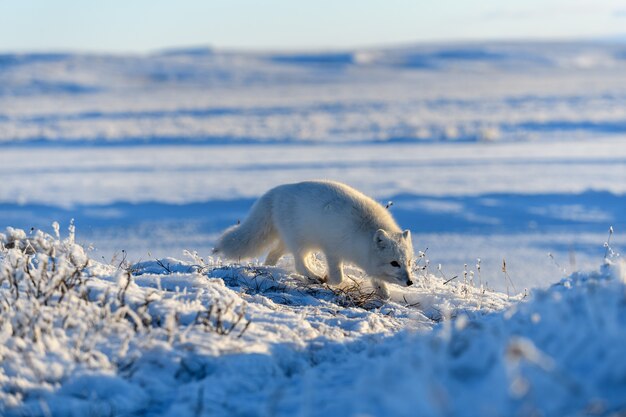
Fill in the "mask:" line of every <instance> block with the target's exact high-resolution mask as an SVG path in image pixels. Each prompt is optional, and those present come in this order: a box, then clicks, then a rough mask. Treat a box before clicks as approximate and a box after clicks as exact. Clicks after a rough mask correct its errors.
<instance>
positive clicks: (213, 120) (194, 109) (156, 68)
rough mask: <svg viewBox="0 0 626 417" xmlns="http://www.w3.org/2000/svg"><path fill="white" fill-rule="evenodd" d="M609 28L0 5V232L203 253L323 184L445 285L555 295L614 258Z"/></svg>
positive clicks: (439, 11)
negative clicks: (226, 233) (377, 219)
mask: <svg viewBox="0 0 626 417" xmlns="http://www.w3.org/2000/svg"><path fill="white" fill-rule="evenodd" d="M624 28H626V1H604V0H603V1H593V2H592V1H557V0H549V1H541V2H540V1H524V2H522V1H509V2H506V3H502V2H495V1H485V0H481V1H477V2H472V3H471V4H470V3H467V2H461V1H458V0H455V1H453V0H445V1H441V2H435V3H433V2H426V1H408V0H407V1H404V0H402V1H400V0H398V1H387V2H381V1H359V2H357V1H352V0H349V1H343V2H331V1H326V0H323V1H318V2H306V3H305V2H288V1H283V0H273V1H267V2H254V1H241V0H235V1H229V2H216V1H208V2H207V1H191V0H187V1H178V2H166V1H150V2H149V1H145V0H138V1H133V2H130V3H129V2H121V1H110V2H79V1H70V0H62V1H56V2H44V1H21V2H0V184H1V186H0V228H2V229H4V228H5V227H7V226H12V227H20V228H25V229H30V228H31V227H34V228H41V229H43V230H44V231H48V232H51V231H52V227H51V223H52V222H53V221H59V222H60V223H61V225H62V227H66V226H67V225H69V222H70V220H71V219H75V222H76V226H77V238H78V240H79V241H80V242H81V243H84V244H86V245H90V246H91V247H92V249H91V250H92V253H91V256H92V257H93V258H96V259H100V260H102V259H104V260H105V261H107V262H119V260H120V258H122V257H124V256H126V257H128V258H129V259H131V260H134V261H137V260H140V259H141V260H146V259H153V258H155V257H162V256H172V257H178V258H181V257H183V253H182V252H183V250H185V249H186V250H190V251H198V253H199V254H200V255H201V256H208V254H209V252H210V249H211V247H212V245H213V242H214V241H215V238H216V237H217V236H218V234H219V232H220V231H221V230H223V229H224V228H225V227H227V226H229V225H231V224H234V223H235V222H236V221H237V220H238V219H243V218H244V217H245V215H246V213H247V211H248V209H249V208H250V206H251V205H252V203H253V202H254V200H255V199H256V198H257V197H258V196H259V195H261V194H262V193H263V192H265V191H266V190H267V189H269V188H271V187H272V186H275V185H277V184H280V183H285V182H293V181H300V180H304V179H313V178H325V179H335V180H339V181H344V182H347V183H349V184H351V185H353V186H354V187H356V188H358V189H360V190H362V191H364V192H366V193H367V194H370V195H372V196H374V197H375V198H376V199H378V200H379V201H381V202H383V203H387V202H388V201H393V206H392V207H391V210H392V212H393V214H394V216H395V217H396V218H397V219H398V221H399V223H400V224H401V225H402V226H403V227H406V228H411V229H412V230H413V238H414V247H415V248H416V250H422V251H426V253H427V257H428V258H429V259H430V261H431V265H438V264H442V270H443V271H445V273H446V274H447V275H448V276H453V275H456V274H459V273H461V272H462V271H463V269H464V268H465V264H467V265H469V268H474V266H475V264H476V263H477V262H478V261H477V259H478V258H480V259H481V264H482V274H483V277H485V278H484V279H485V280H486V281H487V282H488V285H489V287H490V288H495V289H503V288H504V287H505V286H506V285H507V284H506V283H505V281H504V277H503V274H502V271H501V268H502V262H503V260H504V259H506V263H507V268H508V274H509V275H510V276H511V278H512V280H513V282H514V283H515V284H516V285H517V286H518V287H519V288H517V289H518V290H521V289H523V288H524V287H533V286H545V285H549V284H551V283H553V282H554V281H555V280H557V279H558V278H559V277H561V276H563V275H565V274H568V273H570V272H572V271H575V270H578V269H589V268H596V267H597V266H598V265H599V264H600V263H601V261H602V258H603V256H604V254H605V251H606V250H605V248H604V246H603V244H604V242H605V241H607V239H608V229H609V227H610V226H613V227H614V229H615V234H614V235H613V236H612V237H611V239H612V240H611V244H612V246H615V247H619V246H620V245H622V246H623V244H624V242H625V241H626V238H625V237H624V234H623V230H624V229H625V226H626V221H625V219H624V216H625V215H626V194H625V193H626V141H625V139H626V30H624ZM122 250H123V251H124V252H122Z"/></svg>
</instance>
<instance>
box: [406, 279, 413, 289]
mask: <svg viewBox="0 0 626 417" xmlns="http://www.w3.org/2000/svg"><path fill="white" fill-rule="evenodd" d="M411 285H413V281H411V280H410V279H407V280H406V286H407V287H410V286H411Z"/></svg>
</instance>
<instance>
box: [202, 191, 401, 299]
mask: <svg viewBox="0 0 626 417" xmlns="http://www.w3.org/2000/svg"><path fill="white" fill-rule="evenodd" d="M268 249H269V255H268V256H267V258H266V260H265V264H266V265H275V264H276V262H277V261H278V259H279V258H280V257H281V256H282V255H283V254H285V253H287V252H290V253H292V254H293V256H294V261H295V267H296V271H297V272H298V273H299V274H302V275H306V276H308V277H310V278H313V279H318V280H320V281H322V282H327V283H328V284H331V285H337V284H339V283H341V281H342V280H343V263H344V262H349V263H352V264H355V265H356V266H358V267H360V268H362V269H363V270H364V271H365V272H366V273H367V274H368V275H370V276H371V277H372V278H374V280H375V281H374V284H375V288H376V289H377V291H378V292H379V294H380V295H381V296H383V297H385V298H388V297H389V292H388V290H387V288H386V285H385V284H384V282H385V281H386V282H389V283H394V284H399V285H402V286H408V285H411V284H413V282H412V280H411V261H412V258H413V245H412V243H411V233H410V231H409V230H405V231H402V230H401V229H400V228H399V227H398V225H397V224H396V222H395V221H394V219H393V217H392V216H391V214H390V213H389V211H388V210H387V209H385V208H384V207H383V206H381V205H380V204H379V203H377V202H376V201H374V200H373V199H371V198H370V197H368V196H366V195H364V194H363V193H361V192H359V191H357V190H355V189H354V188H351V187H349V186H347V185H345V184H342V183H339V182H334V181H306V182H300V183H296V184H285V185H280V186H278V187H276V188H273V189H271V190H269V191H268V192H267V193H265V194H264V195H262V196H261V197H260V198H259V199H258V200H257V201H256V203H255V204H254V205H253V206H252V209H251V211H250V214H249V215H248V218H247V219H246V220H245V221H244V222H243V223H242V224H240V225H237V226H232V227H231V228H229V229H227V230H226V231H225V232H224V234H223V235H222V236H221V237H220V238H219V240H218V242H217V245H216V247H215V249H214V253H221V254H223V255H224V256H225V257H227V258H231V259H241V258H250V257H255V256H259V255H261V254H262V253H263V252H264V251H266V250H268ZM313 251H321V252H323V253H324V255H325V257H326V261H327V264H328V273H327V276H326V277H324V278H321V277H319V276H318V275H317V274H316V273H314V272H313V271H312V270H311V268H310V266H309V265H308V264H307V258H308V255H309V254H310V253H311V252H313Z"/></svg>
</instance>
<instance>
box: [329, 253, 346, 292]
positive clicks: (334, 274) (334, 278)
mask: <svg viewBox="0 0 626 417" xmlns="http://www.w3.org/2000/svg"><path fill="white" fill-rule="evenodd" d="M326 262H327V263H328V276H327V277H326V283H328V284H329V285H339V284H341V281H343V265H342V262H341V259H338V258H335V257H334V256H332V255H330V256H329V255H326Z"/></svg>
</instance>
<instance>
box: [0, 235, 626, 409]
mask: <svg viewBox="0 0 626 417" xmlns="http://www.w3.org/2000/svg"><path fill="white" fill-rule="evenodd" d="M57 231H58V228H57ZM72 233H73V229H72V228H71V230H70V235H69V237H67V238H65V239H62V240H61V239H59V238H54V237H52V236H49V235H45V234H43V233H42V232H34V233H31V234H30V235H27V234H26V233H25V232H24V231H21V230H15V229H11V228H10V229H7V232H6V233H5V234H3V235H0V263H1V266H2V267H1V269H0V283H1V287H0V294H1V295H2V300H3V302H2V304H1V310H0V315H1V316H0V317H1V320H0V341H1V342H2V343H0V357H1V358H2V361H1V362H0V386H1V387H2V389H1V390H0V412H2V414H3V415H7V416H19V415H37V416H38V415H41V416H47V415H55V416H56V415H59V416H61V415H63V416H84V415H93V416H101V415H120V416H122V415H123V416H131V415H142V416H157V415H159V416H161V415H168V416H201V415H210V416H213V415H219V416H222V415H223V416H226V415H229V416H243V415H252V416H257V415H258V416H263V415H272V416H293V415H308V416H328V415H333V416H335V415H336V416H357V415H371V416H415V415H420V416H446V415H456V416H474V415H494V416H500V415H579V414H590V415H618V414H619V413H621V412H623V411H624V410H626V395H625V393H626V367H625V362H624V361H623V357H624V355H625V354H626V320H625V317H626V286H625V285H624V283H625V280H626V265H624V263H623V261H621V260H620V258H619V257H617V256H615V254H613V253H612V249H611V247H610V246H608V247H607V251H606V252H607V261H606V264H605V265H604V266H603V268H602V269H601V271H600V272H596V273H592V274H578V275H573V276H571V277H570V278H567V279H564V280H562V281H561V282H559V283H558V284H555V285H554V286H552V287H551V288H550V289H548V290H535V291H533V292H532V294H518V295H515V296H510V295H507V294H504V293H498V292H494V291H492V290H489V289H486V288H485V287H484V283H483V284H481V281H482V277H481V273H480V270H479V269H478V265H477V266H476V267H474V268H471V270H469V271H467V274H464V275H463V276H462V277H457V278H456V279H454V278H453V277H449V278H448V277H445V276H444V275H443V273H442V272H439V271H438V272H436V273H438V274H439V275H438V276H436V275H434V274H433V273H432V272H431V271H429V270H428V269H424V266H425V258H424V257H421V258H419V261H418V262H417V265H416V267H415V277H416V285H414V286H412V287H407V288H404V287H395V288H392V293H391V300H387V301H383V300H380V299H378V298H377V297H376V296H375V295H374V294H375V292H374V291H373V290H372V288H371V286H370V284H369V282H368V280H367V279H366V278H364V277H362V276H361V275H360V274H359V273H358V271H350V272H349V274H348V276H349V279H348V280H347V282H346V283H344V285H342V286H340V287H335V288H329V287H327V286H322V285H320V284H319V283H314V282H309V281H308V280H307V279H306V278H305V277H302V276H299V275H295V274H291V273H289V272H288V271H289V269H290V265H282V267H262V266H258V265H254V264H249V265H220V264H219V263H216V262H215V261H214V260H211V259H207V260H205V259H202V258H199V257H198V256H197V255H195V254H188V260H187V261H179V260H176V259H173V258H164V259H158V260H153V261H146V262H141V263H138V264H128V263H121V264H120V265H118V266H117V267H116V266H112V265H106V264H102V263H99V262H96V261H93V260H89V259H88V257H87V256H86V255H85V252H84V250H83V248H81V247H80V246H79V245H77V244H76V243H75V240H74V236H73V234H72ZM611 259H612V260H611ZM616 413H617V414H616Z"/></svg>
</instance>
